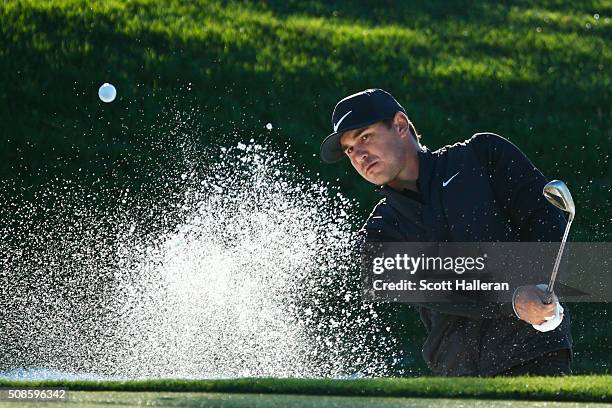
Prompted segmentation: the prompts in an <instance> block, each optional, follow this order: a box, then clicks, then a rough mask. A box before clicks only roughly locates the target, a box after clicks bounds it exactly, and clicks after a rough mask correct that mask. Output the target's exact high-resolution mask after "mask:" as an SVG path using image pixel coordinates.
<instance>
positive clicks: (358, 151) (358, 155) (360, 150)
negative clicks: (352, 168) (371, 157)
mask: <svg viewBox="0 0 612 408" xmlns="http://www.w3.org/2000/svg"><path fill="white" fill-rule="evenodd" d="M354 154H355V160H356V161H357V162H358V163H362V162H364V161H366V160H367V159H368V151H367V149H365V148H364V147H356V148H355V152H354Z"/></svg>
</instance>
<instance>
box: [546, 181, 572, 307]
mask: <svg viewBox="0 0 612 408" xmlns="http://www.w3.org/2000/svg"><path fill="white" fill-rule="evenodd" d="M542 194H544V197H546V199H547V200H548V201H549V202H550V203H551V204H552V205H554V206H555V207H557V208H559V209H560V210H563V211H565V212H567V213H569V219H568V221H567V226H566V227H565V232H564V233H563V239H562V240H561V247H560V248H559V252H558V253H557V259H555V266H554V267H553V271H552V274H551V275H550V281H548V286H547V287H546V296H545V298H544V303H546V304H549V303H551V302H552V298H553V287H554V285H555V280H556V279H557V271H558V270H559V264H560V263H561V257H562V256H563V249H564V248H565V242H566V241H567V236H568V234H569V230H570V227H571V225H572V221H574V216H575V215H576V207H575V205H574V200H573V199H572V195H571V194H570V191H569V189H568V188H567V186H566V185H565V183H564V182H562V181H561V180H553V181H551V182H549V183H547V184H546V185H545V186H544V191H543V192H542Z"/></svg>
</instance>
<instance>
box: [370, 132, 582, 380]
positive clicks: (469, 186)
mask: <svg viewBox="0 0 612 408" xmlns="http://www.w3.org/2000/svg"><path fill="white" fill-rule="evenodd" d="M418 155H419V160H420V164H419V179H418V181H417V185H418V188H419V191H420V198H421V202H419V201H417V200H415V199H413V198H411V197H410V195H409V194H403V193H400V192H398V191H395V190H393V189H391V188H389V187H383V188H382V189H381V193H382V194H383V195H384V196H385V198H384V199H382V200H381V201H380V202H379V203H378V205H377V206H376V207H375V208H374V210H373V212H372V214H371V215H370V217H369V218H368V220H367V222H366V224H365V226H364V228H363V229H362V231H361V234H362V236H363V237H364V238H365V240H366V241H370V242H374V241H376V242H381V241H384V242H400V241H401V242H404V241H406V242H415V241H418V242H421V241H428V242H434V241H435V242H500V241H503V242H519V241H524V242H537V241H542V242H559V241H561V237H562V235H563V231H564V228H565V225H566V220H565V218H564V216H563V215H562V212H561V211H560V210H558V209H557V208H555V207H554V206H552V205H551V204H549V203H548V202H547V201H546V199H545V198H544V197H543V195H542V188H543V187H544V185H545V184H546V182H547V180H546V179H545V178H544V176H543V175H542V173H540V171H539V170H538V169H537V168H535V167H534V166H533V164H531V162H530V161H529V160H528V159H527V157H525V155H524V154H523V153H522V152H521V151H520V150H519V149H518V148H517V147H516V146H515V145H513V144H512V143H510V142H509V141H508V140H506V139H504V138H503V137H501V136H498V135H496V134H493V133H479V134H476V135H474V136H473V137H472V138H470V139H468V140H466V141H465V142H462V143H456V144H454V145H452V146H446V147H444V148H442V149H439V150H437V151H435V152H431V151H429V150H427V149H424V150H423V151H420V152H418ZM455 174H456V176H455V177H454V178H453V179H452V181H451V182H449V183H448V184H447V185H446V186H445V187H443V186H442V183H443V182H444V181H448V180H449V179H450V178H451V177H453V176H454V175H455ZM418 308H419V313H420V315H421V319H422V321H423V323H424V324H425V327H426V329H427V332H428V336H427V339H426V341H425V344H424V346H423V356H424V358H425V360H426V362H427V364H428V366H429V367H430V368H431V370H432V371H433V373H434V374H437V375H481V376H489V375H495V374H496V373H499V372H502V371H504V370H506V369H508V368H510V367H513V366H515V365H517V364H520V363H522V362H524V361H526V360H530V359H533V358H535V357H537V356H540V355H542V354H543V353H546V352H548V351H554V350H560V349H569V350H571V347H572V339H571V335H570V326H569V322H570V316H569V311H568V308H567V307H564V308H565V317H564V319H563V322H562V324H561V325H560V326H559V327H558V328H557V329H555V330H553V331H550V332H546V333H541V332H538V331H536V330H535V329H534V328H533V327H532V326H531V325H530V324H528V323H526V322H524V321H522V320H519V319H518V318H517V317H516V316H515V315H514V311H513V309H512V305H511V304H510V303H506V304H503V303H490V304H484V305H483V304H482V303H476V302H475V303H464V304H453V303H439V304H433V303H426V304H421V305H419V306H418Z"/></svg>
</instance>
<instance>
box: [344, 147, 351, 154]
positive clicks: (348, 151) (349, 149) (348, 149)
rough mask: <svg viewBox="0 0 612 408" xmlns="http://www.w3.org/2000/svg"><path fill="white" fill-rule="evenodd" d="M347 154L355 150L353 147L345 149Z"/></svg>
mask: <svg viewBox="0 0 612 408" xmlns="http://www.w3.org/2000/svg"><path fill="white" fill-rule="evenodd" d="M344 152H345V153H346V154H351V153H352V152H353V148H352V147H347V148H346V150H345V151H344Z"/></svg>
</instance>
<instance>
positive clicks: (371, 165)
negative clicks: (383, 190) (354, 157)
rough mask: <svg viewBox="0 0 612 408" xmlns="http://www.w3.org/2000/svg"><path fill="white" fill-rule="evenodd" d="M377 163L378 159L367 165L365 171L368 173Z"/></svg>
mask: <svg viewBox="0 0 612 408" xmlns="http://www.w3.org/2000/svg"><path fill="white" fill-rule="evenodd" d="M377 164H378V162H377V161H375V162H372V163H370V164H368V165H367V166H366V168H365V172H366V173H367V172H369V171H370V170H371V169H372V168H373V167H374V166H376V165H377Z"/></svg>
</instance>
